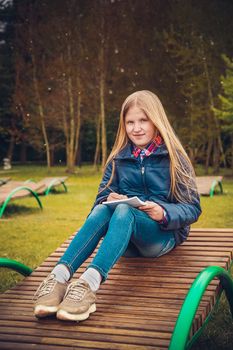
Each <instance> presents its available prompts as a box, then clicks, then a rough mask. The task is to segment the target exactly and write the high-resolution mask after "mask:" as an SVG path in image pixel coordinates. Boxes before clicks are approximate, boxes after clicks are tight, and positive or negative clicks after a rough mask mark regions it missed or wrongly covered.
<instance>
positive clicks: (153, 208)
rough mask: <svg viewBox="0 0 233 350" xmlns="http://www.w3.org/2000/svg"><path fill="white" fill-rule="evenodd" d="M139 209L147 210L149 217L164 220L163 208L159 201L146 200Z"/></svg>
mask: <svg viewBox="0 0 233 350" xmlns="http://www.w3.org/2000/svg"><path fill="white" fill-rule="evenodd" d="M138 209H139V210H142V211H145V212H146V213H147V214H148V215H149V217H150V218H151V219H153V220H155V221H160V220H163V212H164V210H163V208H162V207H161V206H160V205H158V204H157V203H154V202H150V201H146V205H142V206H141V207H138Z"/></svg>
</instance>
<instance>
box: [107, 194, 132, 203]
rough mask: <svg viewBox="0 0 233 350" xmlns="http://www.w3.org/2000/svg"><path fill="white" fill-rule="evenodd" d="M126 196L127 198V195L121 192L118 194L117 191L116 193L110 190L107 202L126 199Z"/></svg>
mask: <svg viewBox="0 0 233 350" xmlns="http://www.w3.org/2000/svg"><path fill="white" fill-rule="evenodd" d="M126 198H128V197H127V196H125V195H123V194H119V193H116V192H111V193H110V195H109V196H108V198H107V202H111V201H117V200H119V199H126Z"/></svg>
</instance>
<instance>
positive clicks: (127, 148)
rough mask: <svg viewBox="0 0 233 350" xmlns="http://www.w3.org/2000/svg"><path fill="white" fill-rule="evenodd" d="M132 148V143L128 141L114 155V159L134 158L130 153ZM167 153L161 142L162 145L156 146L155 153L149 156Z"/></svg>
mask: <svg viewBox="0 0 233 350" xmlns="http://www.w3.org/2000/svg"><path fill="white" fill-rule="evenodd" d="M132 150H133V145H132V143H131V142H128V143H127V145H126V146H125V147H124V148H122V150H121V151H120V152H119V153H118V154H117V155H116V156H115V157H114V159H134V160H136V159H135V158H134V155H133V154H132ZM165 155H168V150H167V147H166V145H165V143H163V144H162V145H160V146H158V148H157V150H156V153H155V154H151V155H150V156H149V157H151V156H165Z"/></svg>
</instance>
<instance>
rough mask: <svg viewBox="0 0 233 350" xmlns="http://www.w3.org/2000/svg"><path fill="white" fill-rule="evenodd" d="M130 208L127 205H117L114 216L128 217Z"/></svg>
mask: <svg viewBox="0 0 233 350" xmlns="http://www.w3.org/2000/svg"><path fill="white" fill-rule="evenodd" d="M131 208H132V207H131V206H129V205H128V204H125V203H121V204H118V206H117V207H116V209H115V212H114V214H115V215H118V216H125V215H129V213H131Z"/></svg>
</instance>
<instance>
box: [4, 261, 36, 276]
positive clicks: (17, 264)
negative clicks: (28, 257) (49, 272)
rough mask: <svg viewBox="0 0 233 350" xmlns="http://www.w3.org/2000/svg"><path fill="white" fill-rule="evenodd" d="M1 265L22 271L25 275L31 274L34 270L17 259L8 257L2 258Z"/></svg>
mask: <svg viewBox="0 0 233 350" xmlns="http://www.w3.org/2000/svg"><path fill="white" fill-rule="evenodd" d="M0 267H7V268H8V269H11V270H14V271H16V272H19V273H21V275H23V276H29V275H30V274H31V273H32V271H33V270H32V269H31V268H30V267H28V266H26V265H24V264H22V263H20V262H18V261H16V260H11V259H7V258H0Z"/></svg>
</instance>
